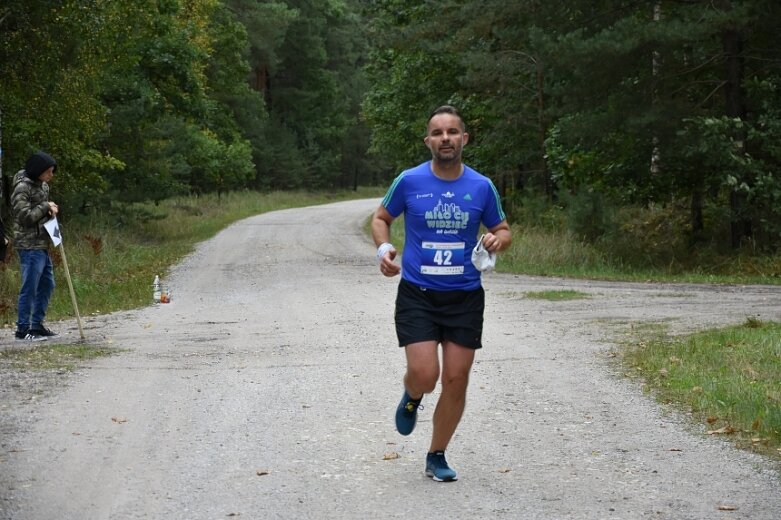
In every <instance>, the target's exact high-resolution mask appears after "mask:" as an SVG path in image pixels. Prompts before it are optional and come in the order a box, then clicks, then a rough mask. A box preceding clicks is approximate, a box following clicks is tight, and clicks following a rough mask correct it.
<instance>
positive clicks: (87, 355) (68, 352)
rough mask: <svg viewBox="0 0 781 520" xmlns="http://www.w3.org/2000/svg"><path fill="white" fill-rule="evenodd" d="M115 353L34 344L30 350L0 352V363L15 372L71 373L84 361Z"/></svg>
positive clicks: (86, 346)
mask: <svg viewBox="0 0 781 520" xmlns="http://www.w3.org/2000/svg"><path fill="white" fill-rule="evenodd" d="M116 352H118V351H117V349H112V348H108V347H98V346H94V345H59V344H56V343H55V344H48V345H45V344H36V345H35V346H34V347H32V348H12V349H7V350H0V363H2V364H7V365H10V366H11V367H13V368H14V369H16V370H36V371H37V370H46V371H71V370H74V369H75V368H76V366H77V365H78V364H80V363H83V362H84V361H88V360H90V359H95V358H99V357H104V356H109V355H111V354H114V353H116Z"/></svg>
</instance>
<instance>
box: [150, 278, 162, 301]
mask: <svg viewBox="0 0 781 520" xmlns="http://www.w3.org/2000/svg"><path fill="white" fill-rule="evenodd" d="M152 299H153V300H154V301H155V303H160V277H159V276H157V275H155V281H154V283H153V284H152Z"/></svg>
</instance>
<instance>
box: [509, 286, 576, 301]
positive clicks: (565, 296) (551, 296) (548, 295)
mask: <svg viewBox="0 0 781 520" xmlns="http://www.w3.org/2000/svg"><path fill="white" fill-rule="evenodd" d="M523 295H524V296H525V297H526V298H531V299H533V300H548V301H553V302H558V301H565V300H584V299H588V298H591V295H590V294H587V293H584V292H580V291H572V290H569V289H564V290H558V291H530V292H526V293H523Z"/></svg>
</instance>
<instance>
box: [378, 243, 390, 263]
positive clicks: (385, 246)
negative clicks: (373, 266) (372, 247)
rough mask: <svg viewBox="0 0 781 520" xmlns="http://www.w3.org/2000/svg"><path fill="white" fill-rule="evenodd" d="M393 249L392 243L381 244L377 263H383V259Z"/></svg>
mask: <svg viewBox="0 0 781 520" xmlns="http://www.w3.org/2000/svg"><path fill="white" fill-rule="evenodd" d="M391 249H393V244H391V243H390V242H383V243H382V244H380V247H378V248H377V263H380V262H382V257H383V256H385V253H387V252H388V251H390V250H391Z"/></svg>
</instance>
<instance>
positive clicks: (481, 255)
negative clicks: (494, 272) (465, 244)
mask: <svg viewBox="0 0 781 520" xmlns="http://www.w3.org/2000/svg"><path fill="white" fill-rule="evenodd" d="M483 237H485V235H482V236H481V237H480V240H478V241H477V245H476V246H475V248H474V249H473V250H472V264H474V266H475V268H477V270H478V271H481V272H488V271H490V270H491V269H493V268H494V266H496V253H491V252H489V251H488V250H487V249H486V248H485V247H483Z"/></svg>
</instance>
